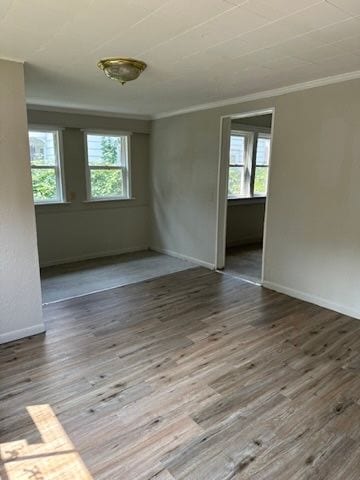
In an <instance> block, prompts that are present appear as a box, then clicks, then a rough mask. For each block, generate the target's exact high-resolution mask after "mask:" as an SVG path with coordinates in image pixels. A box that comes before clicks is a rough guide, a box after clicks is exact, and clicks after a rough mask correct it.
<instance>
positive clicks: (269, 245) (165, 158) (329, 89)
mask: <svg viewBox="0 0 360 480" xmlns="http://www.w3.org/2000/svg"><path fill="white" fill-rule="evenodd" d="M271 107H275V123H274V132H273V150H272V164H271V173H270V190H269V199H268V215H267V216H268V218H267V242H266V248H265V259H266V263H265V272H264V276H265V284H266V285H267V286H269V287H271V288H276V289H278V290H281V291H285V292H287V293H289V294H291V295H294V296H297V297H300V298H305V299H307V300H310V301H313V302H314V303H318V304H321V305H326V306H328V307H329V308H333V309H334V310H338V311H342V312H346V313H349V314H352V315H353V316H358V317H360V295H359V279H360V275H359V272H360V222H359V221H358V217H359V211H360V195H359V188H358V186H359V184H360V161H359V152H360V135H359V131H360V116H359V110H360V81H359V80H352V81H347V82H342V83H338V84H333V85H328V86H324V87H319V88H314V89H309V90H305V91H302V92H296V93H291V94H287V95H282V96H278V97H274V98H267V99H262V100H258V101H253V102H248V103H241V104H238V105H231V106H226V107H222V108H217V109H211V110H203V111H198V112H194V113H189V114H184V115H178V116H174V117H171V118H163V119H159V120H157V121H155V122H154V124H153V141H152V167H151V175H152V181H153V226H152V244H153V245H154V246H155V247H157V248H159V249H163V250H172V251H175V252H176V253H177V254H179V255H184V256H189V257H193V258H196V259H198V260H200V261H201V262H203V263H206V264H209V265H211V264H212V265H213V264H214V263H215V260H214V259H215V239H216V216H217V214H216V212H217V174H218V166H219V161H218V159H219V138H220V135H219V126H220V117H221V115H229V114H235V113H246V112H250V111H253V110H260V109H267V108H271Z"/></svg>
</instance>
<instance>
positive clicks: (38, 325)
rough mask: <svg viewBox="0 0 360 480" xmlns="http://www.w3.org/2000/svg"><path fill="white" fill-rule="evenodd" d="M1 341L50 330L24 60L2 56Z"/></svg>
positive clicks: (0, 68)
mask: <svg viewBox="0 0 360 480" xmlns="http://www.w3.org/2000/svg"><path fill="white" fill-rule="evenodd" d="M0 167H1V168H0V171H1V175H0V343H4V342H7V341H10V340H15V339H17V338H21V337H24V336H27V335H31V334H35V333H40V332H42V331H44V324H43V320H42V312H41V292H40V276H39V262H38V255H37V246H36V230H35V214H34V207H33V203H32V190H31V179H30V163H29V152H28V137H27V122H26V108H25V93H24V77H23V65H22V64H20V63H15V62H9V61H5V60H0Z"/></svg>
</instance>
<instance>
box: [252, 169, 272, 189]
mask: <svg viewBox="0 0 360 480" xmlns="http://www.w3.org/2000/svg"><path fill="white" fill-rule="evenodd" d="M268 172H269V168H268V167H256V170H255V182H254V193H255V195H266V190H267V177H268Z"/></svg>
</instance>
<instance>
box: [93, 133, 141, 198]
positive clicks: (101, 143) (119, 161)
mask: <svg viewBox="0 0 360 480" xmlns="http://www.w3.org/2000/svg"><path fill="white" fill-rule="evenodd" d="M129 142H130V135H128V134H127V135H115V134H104V133H92V132H87V133H86V148H87V185H88V199H89V200H112V199H115V200H116V199H127V198H130V196H131V192H130V168H129V167H130V159H129Z"/></svg>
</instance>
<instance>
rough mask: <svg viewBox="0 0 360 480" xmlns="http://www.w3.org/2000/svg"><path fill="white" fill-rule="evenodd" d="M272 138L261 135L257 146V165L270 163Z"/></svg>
mask: <svg viewBox="0 0 360 480" xmlns="http://www.w3.org/2000/svg"><path fill="white" fill-rule="evenodd" d="M269 159H270V138H265V137H260V136H259V138H258V141H257V147H256V165H269Z"/></svg>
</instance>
